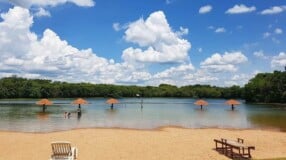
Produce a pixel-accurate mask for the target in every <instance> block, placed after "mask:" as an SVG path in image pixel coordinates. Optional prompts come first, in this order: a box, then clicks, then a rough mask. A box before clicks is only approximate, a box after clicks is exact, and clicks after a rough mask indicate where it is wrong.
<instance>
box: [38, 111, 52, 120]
mask: <svg viewBox="0 0 286 160" xmlns="http://www.w3.org/2000/svg"><path fill="white" fill-rule="evenodd" d="M37 119H39V120H44V121H45V120H47V119H49V113H48V112H38V113H37Z"/></svg>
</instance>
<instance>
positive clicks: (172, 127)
mask: <svg viewBox="0 0 286 160" xmlns="http://www.w3.org/2000/svg"><path fill="white" fill-rule="evenodd" d="M168 128H171V129H186V130H207V129H217V130H227V131H271V132H281V133H286V131H283V130H281V129H278V128H231V127H228V128H222V127H200V128H188V127H182V126H176V125H168V126H160V127H156V128H142V129H140V128H125V127H80V128H72V129H63V130H55V131H45V132H28V131H14V130H0V132H9V133H28V134H29V133H32V134H33V133H34V134H46V133H58V132H67V131H76V130H89V129H99V130H127V131H162V130H164V129H168Z"/></svg>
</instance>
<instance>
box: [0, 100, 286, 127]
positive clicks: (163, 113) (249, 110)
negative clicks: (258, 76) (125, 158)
mask: <svg viewBox="0 0 286 160" xmlns="http://www.w3.org/2000/svg"><path fill="white" fill-rule="evenodd" d="M51 100H52V101H53V103H54V104H53V105H51V106H47V111H46V113H42V107H41V106H38V105H36V104H35V102H36V101H37V99H27V100H26V99H13V100H12V99H11V100H0V130H4V131H23V132H51V131H58V130H70V129H75V128H114V127H116V128H132V129H154V128H158V127H163V126H178V127H185V128H235V129H249V128H256V129H277V130H281V131H286V106H274V105H251V104H245V103H244V101H243V100H240V102H241V105H238V106H236V107H235V110H234V111H232V110H231V107H230V106H227V105H226V104H225V100H223V99H206V101H208V103H209V105H208V106H204V107H203V110H200V107H199V106H196V105H194V102H195V99H190V98H142V100H143V105H142V107H143V108H141V103H140V102H141V99H140V98H122V99H119V101H120V104H115V105H114V109H113V110H111V109H110V105H108V104H106V103H105V101H106V100H107V99H105V98H87V99H86V100H87V101H88V102H89V104H88V105H82V116H81V117H80V118H79V117H78V116H77V113H76V110H77V108H78V106H77V105H73V104H71V103H72V101H73V100H74V99H51ZM64 112H71V117H70V118H65V116H64Z"/></svg>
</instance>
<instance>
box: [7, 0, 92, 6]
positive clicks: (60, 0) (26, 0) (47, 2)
mask: <svg viewBox="0 0 286 160" xmlns="http://www.w3.org/2000/svg"><path fill="white" fill-rule="evenodd" d="M10 3H12V4H14V5H17V6H21V7H25V8H30V7H31V6H40V7H45V6H57V5H60V4H64V3H74V4H75V5H78V6H81V7H92V6H94V5H95V2H94V1H93V0H10Z"/></svg>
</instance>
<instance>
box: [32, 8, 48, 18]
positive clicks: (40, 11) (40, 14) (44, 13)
mask: <svg viewBox="0 0 286 160" xmlns="http://www.w3.org/2000/svg"><path fill="white" fill-rule="evenodd" d="M35 16H36V17H51V13H50V12H49V11H47V10H45V9H44V8H39V9H38V11H37V12H36V13H35Z"/></svg>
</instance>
